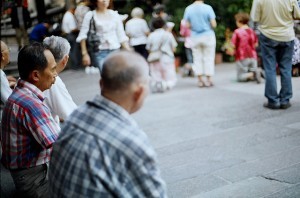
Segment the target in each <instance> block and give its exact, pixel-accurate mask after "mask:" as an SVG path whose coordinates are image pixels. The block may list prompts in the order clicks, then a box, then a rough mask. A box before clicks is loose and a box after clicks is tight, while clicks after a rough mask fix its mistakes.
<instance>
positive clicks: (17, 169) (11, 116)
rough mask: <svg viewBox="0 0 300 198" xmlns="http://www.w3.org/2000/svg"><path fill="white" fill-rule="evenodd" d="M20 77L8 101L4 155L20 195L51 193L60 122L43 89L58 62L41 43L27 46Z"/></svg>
mask: <svg viewBox="0 0 300 198" xmlns="http://www.w3.org/2000/svg"><path fill="white" fill-rule="evenodd" d="M18 70H19V74H20V79H19V81H18V82H17V86H16V88H15V89H14V90H13V92H12V94H11V95H10V96H9V98H8V100H7V101H6V103H5V107H4V111H3V117H2V131H1V143H2V149H3V153H2V159H1V162H2V163H3V165H4V166H5V167H6V168H8V169H9V170H10V173H11V175H12V177H13V180H14V183H15V186H16V190H17V193H18V197H46V196H47V189H48V185H47V181H48V179H47V163H48V162H49V160H50V153H51V150H52V144H53V142H54V141H55V140H56V139H57V137H58V132H59V130H60V129H59V126H58V125H57V124H56V122H55V121H54V119H53V118H52V116H51V113H50V110H49V109H48V107H47V106H46V105H45V104H44V103H43V100H44V96H43V93H42V92H43V91H44V90H46V89H49V88H50V87H51V85H52V84H53V83H54V82H55V77H56V76H57V73H56V62H55V60H54V57H53V55H52V53H51V52H50V51H49V50H47V49H46V48H44V47H43V46H42V45H41V44H32V45H29V46H25V47H24V48H22V50H21V51H20V52H19V55H18Z"/></svg>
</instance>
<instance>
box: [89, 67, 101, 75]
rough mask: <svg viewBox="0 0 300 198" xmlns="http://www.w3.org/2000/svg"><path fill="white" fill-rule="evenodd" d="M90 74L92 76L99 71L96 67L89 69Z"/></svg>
mask: <svg viewBox="0 0 300 198" xmlns="http://www.w3.org/2000/svg"><path fill="white" fill-rule="evenodd" d="M91 73H92V74H99V73H100V71H99V69H98V68H97V67H91Z"/></svg>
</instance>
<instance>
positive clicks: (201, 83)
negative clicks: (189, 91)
mask: <svg viewBox="0 0 300 198" xmlns="http://www.w3.org/2000/svg"><path fill="white" fill-rule="evenodd" d="M205 86H206V85H205V83H204V82H203V81H199V82H198V87H200V88H202V87H205Z"/></svg>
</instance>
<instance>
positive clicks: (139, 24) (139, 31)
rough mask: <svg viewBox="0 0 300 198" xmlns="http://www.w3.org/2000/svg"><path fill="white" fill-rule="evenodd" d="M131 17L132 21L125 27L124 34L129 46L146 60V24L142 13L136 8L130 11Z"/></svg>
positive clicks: (148, 31) (147, 28)
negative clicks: (127, 38)
mask: <svg viewBox="0 0 300 198" xmlns="http://www.w3.org/2000/svg"><path fill="white" fill-rule="evenodd" d="M131 17H132V19H130V20H129V21H128V22H127V23H126V25H125V31H126V34H127V35H128V36H129V38H130V42H129V43H130V46H132V47H133V48H134V50H135V51H136V52H138V53H140V54H141V55H142V56H143V57H144V58H147V56H148V52H147V50H146V43H147V36H148V34H149V33H150V30H149V27H148V25H147V22H146V21H145V19H143V17H144V11H143V10H142V9H141V8H138V7H136V8H134V9H133V10H132V11H131Z"/></svg>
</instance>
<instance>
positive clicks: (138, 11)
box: [131, 7, 144, 18]
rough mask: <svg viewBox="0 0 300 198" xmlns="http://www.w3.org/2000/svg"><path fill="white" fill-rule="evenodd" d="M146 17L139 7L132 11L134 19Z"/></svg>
mask: <svg viewBox="0 0 300 198" xmlns="http://www.w3.org/2000/svg"><path fill="white" fill-rule="evenodd" d="M143 16H144V11H143V10H142V9H141V8H139V7H136V8H133V9H132V11H131V17H132V18H135V17H137V18H143Z"/></svg>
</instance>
